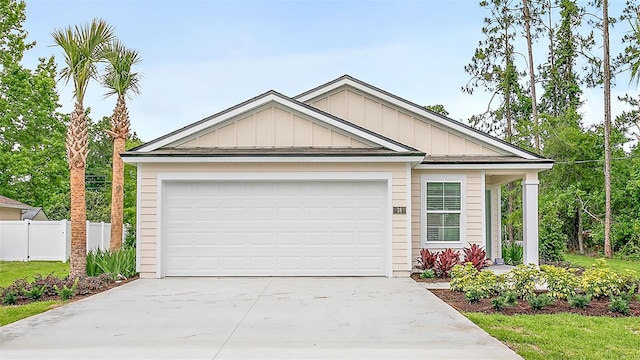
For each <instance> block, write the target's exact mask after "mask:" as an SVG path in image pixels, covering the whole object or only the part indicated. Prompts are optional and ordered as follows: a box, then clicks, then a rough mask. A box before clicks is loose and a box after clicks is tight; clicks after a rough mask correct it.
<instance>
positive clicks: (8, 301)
mask: <svg viewBox="0 0 640 360" xmlns="http://www.w3.org/2000/svg"><path fill="white" fill-rule="evenodd" d="M16 295H17V294H16V293H15V291H7V292H5V293H4V296H3V297H2V305H13V304H15V303H16Z"/></svg>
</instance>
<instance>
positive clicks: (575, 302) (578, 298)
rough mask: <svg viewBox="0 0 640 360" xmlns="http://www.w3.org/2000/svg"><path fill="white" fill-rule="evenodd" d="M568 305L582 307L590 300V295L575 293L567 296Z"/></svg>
mask: <svg viewBox="0 0 640 360" xmlns="http://www.w3.org/2000/svg"><path fill="white" fill-rule="evenodd" d="M567 300H568V302H569V306H571V307H572V308H578V309H583V308H584V307H586V306H587V305H588V304H589V303H590V302H591V295H582V294H575V295H569V296H568V297H567Z"/></svg>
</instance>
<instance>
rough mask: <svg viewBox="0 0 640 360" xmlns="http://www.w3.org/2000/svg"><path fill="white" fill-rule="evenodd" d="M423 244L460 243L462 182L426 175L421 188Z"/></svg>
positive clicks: (461, 236) (462, 229)
mask: <svg viewBox="0 0 640 360" xmlns="http://www.w3.org/2000/svg"><path fill="white" fill-rule="evenodd" d="M422 190H423V191H422V198H423V201H422V204H423V209H424V210H423V242H424V243H425V245H427V244H429V243H431V244H433V243H446V244H452V243H461V242H462V240H463V237H464V233H465V231H464V227H463V225H462V220H463V219H464V197H463V194H464V181H463V178H460V177H452V178H447V177H443V178H437V177H429V176H425V177H424V178H423V187H422Z"/></svg>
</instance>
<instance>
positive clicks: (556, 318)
mask: <svg viewBox="0 0 640 360" xmlns="http://www.w3.org/2000/svg"><path fill="white" fill-rule="evenodd" d="M465 316H467V317H468V318H469V319H470V320H471V321H473V322H474V323H475V324H476V325H478V326H480V327H481V328H482V329H483V330H485V331H486V332H488V333H489V334H490V335H491V336H493V337H495V338H497V339H498V340H500V341H502V342H503V343H505V344H507V345H508V346H509V347H510V348H512V349H514V350H515V351H516V352H517V353H518V354H519V355H520V356H522V357H524V358H525V359H527V360H537V359H540V360H543V359H545V360H546V359H594V360H600V359H612V360H613V359H616V360H621V359H640V346H639V344H640V321H638V318H610V317H604V316H603V317H592V316H581V315H575V314H555V315H515V316H507V315H499V314H491V315H489V314H482V313H465Z"/></svg>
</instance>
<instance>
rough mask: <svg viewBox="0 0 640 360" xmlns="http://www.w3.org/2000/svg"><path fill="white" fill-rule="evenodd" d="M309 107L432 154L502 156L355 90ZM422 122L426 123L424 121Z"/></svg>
mask: <svg viewBox="0 0 640 360" xmlns="http://www.w3.org/2000/svg"><path fill="white" fill-rule="evenodd" d="M308 103H309V105H311V106H314V107H316V108H318V109H320V110H322V111H326V112H328V113H330V114H333V115H335V116H338V117H341V118H343V119H345V120H348V121H351V122H353V123H355V124H357V125H360V126H362V127H365V128H367V129H369V130H372V131H374V132H377V133H379V134H381V135H384V136H386V137H388V138H391V139H393V140H396V141H399V142H401V143H403V144H406V145H409V146H412V147H415V148H416V149H419V150H421V151H424V152H426V153H427V154H429V155H434V156H444V155H494V156H495V155H502V154H501V153H499V152H498V151H497V150H494V149H492V148H490V147H487V146H484V145H482V144H481V143H480V142H479V141H478V140H475V139H471V138H466V137H465V136H463V135H461V134H458V133H455V132H452V131H451V130H448V129H447V128H445V127H442V126H441V125H437V124H436V123H435V122H433V121H430V120H428V119H422V118H420V116H419V115H417V114H413V113H411V112H408V111H406V110H404V109H401V108H400V107H397V106H395V105H393V104H391V103H387V102H385V101H383V100H380V99H378V98H375V97H373V96H371V95H368V94H365V93H362V92H360V91H358V90H355V89H352V88H346V87H343V88H340V89H338V90H336V91H333V92H331V93H328V94H325V95H321V96H320V97H318V98H314V99H311V100H309V101H308ZM423 120H426V122H425V121H423Z"/></svg>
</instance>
